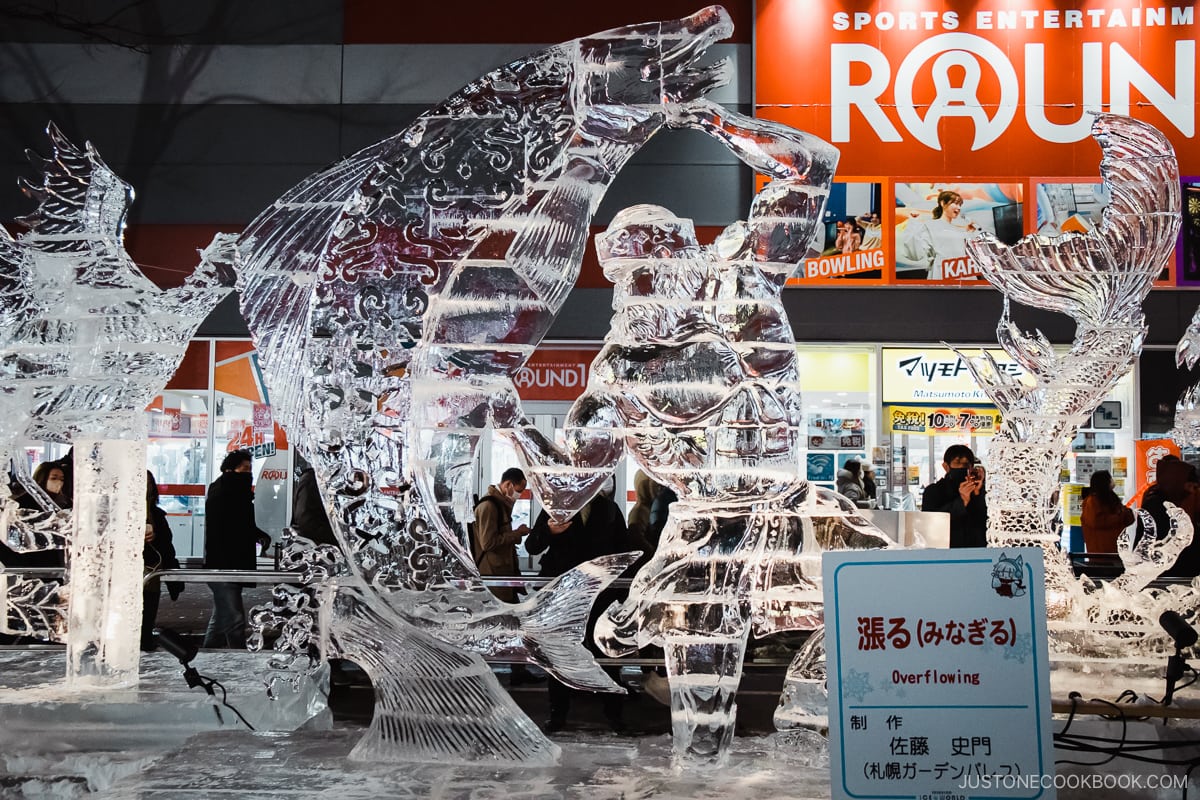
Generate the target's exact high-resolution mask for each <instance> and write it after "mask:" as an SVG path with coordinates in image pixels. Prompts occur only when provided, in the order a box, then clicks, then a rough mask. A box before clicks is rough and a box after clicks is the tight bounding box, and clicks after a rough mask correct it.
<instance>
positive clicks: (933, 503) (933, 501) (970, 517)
mask: <svg viewBox="0 0 1200 800" xmlns="http://www.w3.org/2000/svg"><path fill="white" fill-rule="evenodd" d="M942 468H943V469H944V470H946V474H945V476H944V477H943V478H942V479H941V480H939V481H938V482H936V483H931V484H930V485H929V486H926V487H925V492H924V493H923V494H922V495H921V510H922V511H941V512H943V513H946V514H949V515H950V546H951V547H987V490H986V489H985V488H984V475H983V468H982V467H980V466H979V465H978V464H976V463H975V454H974V453H972V452H971V448H969V447H967V446H966V445H965V444H954V445H951V446H950V447H948V448H946V453H945V455H944V456H943V457H942Z"/></svg>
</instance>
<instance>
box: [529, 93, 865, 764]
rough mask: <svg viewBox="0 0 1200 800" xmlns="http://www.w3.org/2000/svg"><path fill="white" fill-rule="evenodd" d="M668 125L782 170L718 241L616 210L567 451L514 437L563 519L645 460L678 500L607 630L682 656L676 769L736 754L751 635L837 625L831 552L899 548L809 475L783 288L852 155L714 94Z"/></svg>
mask: <svg viewBox="0 0 1200 800" xmlns="http://www.w3.org/2000/svg"><path fill="white" fill-rule="evenodd" d="M672 124H673V125H676V126H679V127H688V128H693V129H696V130H701V131H704V132H706V133H708V134H710V135H712V136H714V137H715V138H717V139H718V140H720V141H721V142H723V143H724V144H725V145H726V146H727V147H729V148H730V150H731V151H732V152H733V153H735V154H736V155H737V156H738V157H739V158H741V159H742V160H743V161H745V162H746V163H747V164H748V165H750V166H751V167H753V168H754V169H755V170H757V171H758V172H760V173H762V174H764V175H767V176H769V177H771V178H773V179H774V180H773V181H772V182H771V183H769V184H768V185H767V186H766V187H765V188H764V189H763V190H762V191H761V192H759V193H758V195H757V196H756V197H755V199H754V201H753V204H752V206H751V209H750V214H749V218H748V220H747V221H745V222H737V223H734V224H732V225H730V226H729V227H727V228H726V229H725V231H724V232H723V233H722V234H721V235H720V236H719V237H718V238H717V240H716V241H715V242H714V243H713V244H711V245H708V246H701V245H699V244H698V243H697V240H696V234H695V230H694V228H693V225H692V222H691V221H690V220H685V219H680V218H679V217H676V216H675V215H674V214H672V213H671V212H669V211H667V210H666V209H664V208H660V207H657V206H645V205H642V206H634V207H633V208H628V209H625V210H624V211H621V212H619V213H618V214H617V215H616V216H615V217H614V219H613V221H612V223H611V224H610V225H609V227H608V230H607V231H606V232H605V233H603V234H601V235H600V236H599V237H598V238H597V250H598V252H599V255H600V260H601V264H602V265H603V267H604V270H605V274H606V275H607V276H608V277H609V279H610V280H612V281H613V282H614V284H615V285H616V286H615V290H614V294H613V309H614V312H615V313H614V316H613V320H612V327H611V330H610V332H609V334H608V336H607V338H606V339H605V346H604V348H603V350H602V351H601V352H600V354H599V355H598V356H597V358H596V360H595V361H594V362H593V364H592V371H591V377H590V382H589V384H588V388H587V391H586V392H585V394H584V395H583V396H582V397H580V398H579V400H578V401H576V403H575V404H574V405H573V407H572V409H571V412H570V414H569V415H568V417H567V422H566V445H565V447H563V448H559V447H557V446H555V445H554V444H553V443H552V442H550V441H548V440H547V439H546V438H545V437H543V436H542V435H541V434H540V433H539V432H538V431H537V430H536V429H534V428H533V427H532V426H522V427H520V428H517V429H514V430H513V431H510V432H509V435H510V436H511V437H512V438H513V440H514V442H515V443H516V444H517V446H518V447H519V448H520V449H521V451H522V452H523V453H524V454H525V457H526V459H527V460H529V461H530V462H531V464H532V465H533V466H532V467H531V470H530V475H531V479H532V481H533V483H534V485H535V486H536V487H537V491H538V492H539V495H540V496H541V498H542V500H543V502H544V503H545V504H546V506H547V508H548V509H550V510H551V513H553V514H557V515H560V516H566V515H569V514H571V513H573V512H574V511H575V510H576V509H577V508H579V507H580V505H582V504H583V503H585V502H587V499H588V498H589V497H590V496H591V495H592V494H593V493H594V492H595V491H596V489H597V487H598V485H599V483H600V482H602V481H603V480H604V479H605V478H606V476H607V474H608V472H609V471H610V470H611V469H612V468H613V467H614V466H615V465H616V463H617V462H618V460H619V459H620V458H621V457H622V456H623V455H624V454H625V452H629V453H630V454H631V455H632V456H633V457H634V458H635V459H637V460H638V462H639V464H640V466H641V468H642V469H643V470H645V471H646V473H647V474H649V475H650V476H651V477H652V478H654V480H656V481H658V482H660V483H662V484H664V485H666V486H669V487H670V488H672V489H673V490H674V491H675V492H676V493H677V494H678V496H679V500H678V501H677V502H676V503H674V504H673V505H672V506H671V514H670V517H669V519H668V521H667V527H666V529H665V530H664V531H663V534H662V538H661V541H660V543H659V547H658V550H657V552H656V553H655V555H654V557H653V558H652V560H651V561H650V562H649V563H648V564H646V565H645V566H644V567H643V568H642V569H641V571H639V573H638V574H637V576H636V577H635V578H634V581H633V586H632V588H631V589H630V593H629V598H628V600H627V601H626V602H624V603H622V604H616V605H614V606H613V607H612V608H610V609H609V610H608V611H607V613H606V614H605V616H604V617H602V618H601V619H600V621H599V623H598V624H597V626H596V638H597V641H598V643H599V644H600V645H601V647H603V648H604V649H605V650H606V651H608V652H609V653H610V654H612V655H614V656H616V655H625V654H628V653H630V652H632V651H634V650H636V649H637V648H639V647H642V646H645V645H648V644H656V645H659V646H661V647H662V648H663V649H664V650H665V651H666V662H667V674H668V678H669V681H670V687H671V718H672V729H673V741H674V751H675V754H676V757H677V761H678V763H679V764H680V765H689V766H700V765H719V764H721V763H723V762H724V760H725V759H726V757H727V755H728V750H729V746H730V742H731V739H732V735H733V722H734V715H735V712H736V708H735V705H734V696H735V693H736V691H737V687H738V683H739V682H740V679H741V672H742V658H743V654H744V651H745V645H746V640H747V637H748V636H749V634H750V632H751V630H753V631H754V632H755V633H757V634H758V635H766V634H769V633H771V632H774V631H782V630H793V629H805V628H808V629H811V628H815V627H817V626H818V625H820V623H821V618H822V606H821V594H820V593H821V589H820V583H819V581H820V552H821V550H822V549H832V548H833V547H839V546H841V547H845V546H850V547H879V546H885V545H886V540H885V539H884V538H883V536H882V535H881V534H880V533H879V532H877V531H875V530H874V529H872V527H871V525H870V524H869V523H868V522H867V521H866V520H864V519H862V518H861V517H859V516H858V515H857V511H856V510H855V508H854V505H853V503H851V502H850V501H848V500H846V499H845V498H842V497H840V496H839V495H836V494H834V493H832V492H825V491H820V490H814V489H813V487H811V486H810V485H809V483H808V482H807V481H806V480H804V479H802V478H801V477H800V463H799V462H800V457H801V448H802V446H803V442H804V437H805V431H806V429H805V427H804V421H803V417H802V414H801V407H800V391H799V375H798V372H797V366H796V354H795V341H794V340H793V337H792V331H791V326H790V324H789V322H788V319H787V315H786V312H785V311H784V309H783V305H782V303H781V302H780V297H779V292H780V289H781V287H782V285H783V283H784V281H785V280H786V278H787V276H788V274H789V273H790V272H791V271H792V270H793V269H794V267H795V265H796V263H798V262H799V260H800V259H801V258H803V257H804V256H805V255H806V253H807V252H808V250H809V247H810V244H811V242H812V239H813V236H814V233H815V232H816V229H817V226H818V224H819V222H820V220H821V213H822V210H823V209H824V205H825V200H826V197H827V193H828V190H829V185H830V182H831V180H832V178H833V171H834V166H835V165H836V163H837V158H838V153H837V151H836V150H835V149H834V148H833V147H831V146H830V145H828V144H827V143H825V142H823V141H821V140H820V139H817V138H816V137H813V136H811V135H809V134H806V133H803V132H801V131H797V130H794V129H791V128H787V127H785V126H782V125H778V124H776V123H772V122H768V121H763V120H756V119H752V118H748V117H744V116H742V115H740V114H736V113H733V112H729V111H727V110H726V109H724V108H721V107H720V106H717V105H715V104H713V103H710V102H708V101H705V100H698V101H695V102H692V103H688V104H685V105H684V106H682V107H680V108H678V109H675V111H674V114H673V117H672Z"/></svg>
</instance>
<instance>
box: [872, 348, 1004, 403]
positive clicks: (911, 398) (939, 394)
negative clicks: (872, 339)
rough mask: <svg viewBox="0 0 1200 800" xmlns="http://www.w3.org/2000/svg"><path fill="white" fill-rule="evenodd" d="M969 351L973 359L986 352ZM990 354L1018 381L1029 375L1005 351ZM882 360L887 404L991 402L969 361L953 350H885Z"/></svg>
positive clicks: (994, 351)
mask: <svg viewBox="0 0 1200 800" xmlns="http://www.w3.org/2000/svg"><path fill="white" fill-rule="evenodd" d="M966 352H967V354H968V355H971V356H976V355H982V351H980V350H977V349H974V348H968V349H966ZM987 352H988V353H989V354H990V355H991V357H992V358H993V359H994V360H995V362H996V366H997V367H998V368H999V369H1001V370H1002V371H1004V372H1006V373H1007V374H1009V375H1011V376H1013V377H1015V378H1020V377H1021V376H1022V375H1025V371H1024V370H1023V369H1022V368H1021V365H1020V364H1018V363H1016V362H1015V361H1013V359H1012V357H1011V356H1009V355H1008V354H1007V353H1005V352H1004V351H1003V350H999V349H994V350H988V351H987ZM880 357H881V363H882V365H883V387H882V388H883V402H884V403H885V404H888V405H890V404H893V403H899V404H913V403H921V404H926V403H955V404H959V403H961V404H967V405H971V404H985V405H986V404H990V403H991V400H990V399H989V398H988V396H987V395H986V394H984V392H983V390H982V389H980V388H979V385H978V384H977V383H976V382H975V378H974V377H972V376H971V370H970V369H969V368H968V367H967V362H966V360H964V359H963V358H962V357H961V356H959V355H958V354H957V353H955V352H954V351H953V350H946V349H942V348H938V349H916V348H900V347H885V348H883V351H882V353H881V356H880Z"/></svg>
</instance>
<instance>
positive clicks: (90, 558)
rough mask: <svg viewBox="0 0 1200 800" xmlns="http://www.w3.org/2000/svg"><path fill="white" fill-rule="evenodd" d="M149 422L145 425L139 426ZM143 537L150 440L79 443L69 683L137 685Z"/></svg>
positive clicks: (71, 561) (69, 612) (99, 686)
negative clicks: (147, 458) (147, 454)
mask: <svg viewBox="0 0 1200 800" xmlns="http://www.w3.org/2000/svg"><path fill="white" fill-rule="evenodd" d="M144 426H145V423H144V421H142V427H143V428H144ZM145 532H146V438H145V432H144V430H143V431H142V435H141V436H140V437H138V438H136V439H133V440H128V441H121V440H110V441H100V440H94V439H80V440H77V441H76V442H75V526H74V530H73V531H72V533H71V544H70V549H69V550H68V558H67V568H68V575H69V576H70V588H69V591H68V600H67V619H68V622H67V637H66V642H67V663H66V675H67V683H68V684H69V685H71V686H76V687H83V686H92V687H95V688H97V689H103V688H105V687H113V686H121V685H124V684H130V683H135V682H136V681H137V677H138V636H139V631H140V625H141V620H142V548H143V546H144V543H145Z"/></svg>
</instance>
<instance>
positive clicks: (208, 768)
mask: <svg viewBox="0 0 1200 800" xmlns="http://www.w3.org/2000/svg"><path fill="white" fill-rule="evenodd" d="M1172 725H1174V723H1172ZM1116 726H1119V723H1115V722H1106V721H1104V720H1096V719H1092V720H1082V719H1081V720H1076V722H1075V723H1074V727H1073V730H1074V731H1075V732H1077V733H1080V734H1082V735H1092V736H1111V735H1113V733H1114V730H1115V727H1116ZM1061 727H1062V723H1061V722H1056V723H1055V729H1056V730H1057V729H1058V728H1061ZM1116 732H1117V733H1118V734H1119V730H1117V731H1116ZM1195 733H1196V731H1195V729H1194V728H1188V727H1184V726H1179V727H1172V726H1168V727H1166V728H1164V727H1163V726H1162V725H1154V724H1151V723H1130V728H1129V735H1130V737H1137V738H1140V739H1145V740H1151V741H1152V740H1156V739H1157V740H1161V741H1164V742H1166V741H1170V740H1176V741H1178V740H1181V739H1185V738H1193V739H1194V738H1195ZM358 735H359V732H358V731H355V730H336V731H330V732H324V733H320V732H309V731H300V732H295V733H287V734H272V735H259V734H251V733H242V732H237V733H231V734H228V735H220V734H214V733H204V734H199V735H197V736H196V737H194V738H193V739H191V740H190V741H188V743H187V745H186V746H185V747H182V748H180V749H179V750H178V751H176V752H175V753H172V754H171V755H170V757H168V758H163V759H161V760H160V761H158V762H157V763H155V764H153V765H151V766H150V767H149V768H147V769H146V770H145V771H144V772H142V773H141V774H138V775H129V776H127V777H125V778H122V779H121V780H119V781H117V782H116V783H115V784H114V785H113V786H112V787H111V788H110V789H109V790H108V791H106V792H103V793H102V794H101V795H100V796H101V797H102V798H103V800H146V798H164V799H165V798H171V800H191V798H195V800H201V798H210V797H213V796H215V795H217V794H218V793H220V794H221V795H222V796H226V795H228V796H231V797H239V798H243V797H244V798H261V800H269V798H275V797H281V798H282V797H286V798H289V800H300V799H301V798H306V799H307V798H313V800H317V799H318V798H338V800H360V799H361V800H367V799H368V798H377V797H444V798H465V797H537V798H540V799H541V800H555V799H556V798H562V800H578V798H587V800H616V799H617V798H629V797H638V798H647V799H649V798H653V799H654V800H676V798H678V799H679V800H683V799H684V798H687V800H730V798H742V797H759V798H776V797H787V798H793V800H816V799H817V798H821V799H822V800H823V799H824V798H828V797H829V796H830V792H829V769H828V756H827V754H826V751H825V745H824V741H823V740H820V739H819V738H800V739H793V741H794V742H797V743H799V745H800V749H796V750H793V751H792V752H790V753H784V752H782V751H781V750H782V748H783V746H784V743H783V742H781V741H780V740H779V739H778V737H777V736H768V737H758V738H740V737H739V738H735V739H734V740H733V743H732V746H731V748H730V758H729V763H728V765H727V766H726V767H724V768H722V769H720V770H700V771H683V772H679V771H676V770H673V769H672V768H671V742H670V738H669V737H667V736H653V737H642V738H634V739H631V738H626V737H617V736H613V735H611V734H609V735H605V734H572V735H569V736H565V737H556V741H558V742H559V744H561V746H562V761H561V763H560V764H559V765H557V766H553V767H523V768H522V767H507V768H501V769H497V768H496V767H495V766H483V765H478V766H446V765H439V764H380V763H364V762H356V761H351V760H350V759H349V758H348V755H349V753H350V750H351V749H352V748H353V747H354V744H355V742H356V741H357V738H358ZM1150 752H1151V754H1152V755H1162V751H1150ZM1169 753H1170V755H1171V757H1185V756H1184V754H1183V753H1180V752H1179V751H1178V750H1170V751H1169ZM249 754H253V757H249ZM1077 755H1078V754H1074V755H1073V754H1069V753H1066V752H1064V751H1056V753H1055V757H1056V758H1072V757H1076V756H1077ZM1195 755H1196V749H1195V748H1191V749H1187V750H1186V757H1192V756H1195ZM1183 769H1184V767H1170V768H1166V767H1161V766H1157V765H1138V764H1136V763H1134V762H1130V761H1128V760H1123V759H1117V760H1115V761H1113V762H1111V763H1109V764H1106V765H1102V766H1096V767H1085V766H1076V765H1062V766H1060V767H1059V774H1060V775H1064V776H1079V777H1078V778H1076V779H1075V781H1074V783H1067V784H1066V785H1065V786H1066V788H1063V789H1060V790H1059V792H1058V796H1059V798H1062V800H1074V799H1075V798H1079V800H1083V799H1084V798H1094V797H1097V796H1114V797H1115V796H1119V797H1121V798H1125V799H1126V800H1130V799H1132V798H1167V797H1169V798H1172V800H1177V798H1178V797H1179V790H1178V789H1171V790H1163V789H1154V790H1148V789H1142V790H1136V791H1129V792H1122V793H1120V794H1119V795H1118V794H1112V795H1108V794H1104V795H1101V794H1098V793H1097V792H1096V791H1095V790H1094V789H1091V788H1087V789H1083V788H1072V787H1073V786H1077V785H1082V784H1081V781H1082V780H1083V779H1084V778H1086V779H1087V780H1095V779H1096V777H1100V778H1103V776H1105V775H1109V776H1122V775H1123V776H1126V777H1124V778H1121V779H1120V780H1122V781H1128V780H1129V777H1128V776H1133V775H1140V776H1142V778H1141V785H1142V786H1147V784H1150V785H1154V786H1158V784H1159V783H1160V782H1162V778H1163V777H1164V776H1166V775H1167V774H1170V775H1180V774H1182V771H1183ZM1151 775H1153V776H1154V781H1149V780H1148V778H1149V776H1151ZM1121 785H1125V784H1124V783H1122V784H1121Z"/></svg>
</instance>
